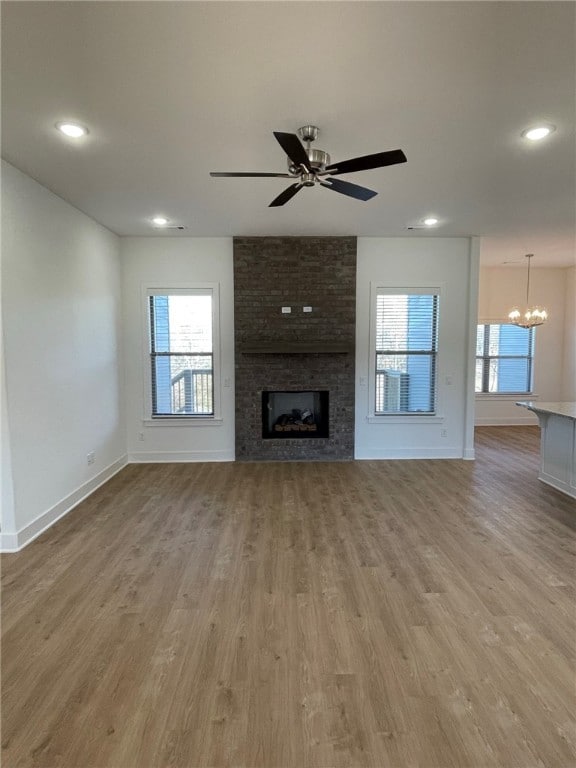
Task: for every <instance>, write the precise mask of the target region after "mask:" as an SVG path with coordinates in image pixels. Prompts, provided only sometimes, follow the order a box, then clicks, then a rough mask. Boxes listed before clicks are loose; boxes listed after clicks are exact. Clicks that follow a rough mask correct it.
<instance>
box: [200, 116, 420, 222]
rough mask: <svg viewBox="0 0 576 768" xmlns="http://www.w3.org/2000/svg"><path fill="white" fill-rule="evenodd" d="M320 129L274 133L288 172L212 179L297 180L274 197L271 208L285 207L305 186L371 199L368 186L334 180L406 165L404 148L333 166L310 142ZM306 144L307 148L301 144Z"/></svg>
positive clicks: (305, 127) (231, 174)
mask: <svg viewBox="0 0 576 768" xmlns="http://www.w3.org/2000/svg"><path fill="white" fill-rule="evenodd" d="M318 133H319V129H318V128H317V127H316V126H315V125H303V126H302V127H301V128H299V129H298V135H296V134H295V133H284V132H281V131H274V137H275V138H276V141H277V142H278V143H279V144H280V146H281V147H282V149H283V150H284V152H285V153H286V156H287V161H288V173H259V172H252V171H250V172H237V171H231V172H216V171H215V172H212V173H211V174H210V176H215V177H236V178H239V177H245V178H256V177H279V178H288V179H297V181H295V183H294V184H292V185H291V186H290V187H287V188H286V189H285V190H284V191H283V192H281V193H280V194H279V195H278V197H276V198H274V200H272V202H271V203H270V205H269V206H268V207H269V208H277V207H279V206H281V205H285V204H286V203H287V202H288V201H289V200H291V199H292V198H293V197H294V195H296V194H297V193H298V192H299V191H300V190H301V189H302V188H303V187H314V186H315V185H317V184H318V185H319V186H322V187H325V188H326V189H331V190H332V191H333V192H339V193H340V194H341V195H346V196H347V197H353V198H354V199H355V200H363V201H366V200H370V199H371V198H373V197H375V196H376V195H377V194H378V193H377V192H374V190H372V189H368V188H367V187H361V186H359V185H358V184H352V183H351V182H349V181H343V180H342V179H334V178H332V177H333V176H338V175H340V174H342V173H355V172H357V171H367V170H370V169H372V168H383V167H385V166H387V165H396V164H397V163H405V162H406V155H405V154H404V152H402V150H401V149H394V150H391V151H388V152H378V153H377V154H374V155H364V156H363V157H354V158H352V159H350V160H344V161H342V162H340V163H331V158H330V155H329V154H328V152H325V151H324V150H323V149H317V148H315V147H314V148H313V147H311V146H310V145H311V143H312V142H313V141H315V140H316V138H317V137H318ZM302 142H304V143H305V144H306V146H305V147H304V145H303V144H302Z"/></svg>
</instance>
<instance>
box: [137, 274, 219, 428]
mask: <svg viewBox="0 0 576 768" xmlns="http://www.w3.org/2000/svg"><path fill="white" fill-rule="evenodd" d="M206 295H210V296H211V297H212V396H213V414H189V413H174V414H158V415H155V414H154V413H153V387H152V364H151V337H152V328H151V309H150V297H151V296H206ZM141 304H142V312H143V320H142V328H143V372H144V373H143V384H144V393H143V414H142V421H143V423H144V424H145V425H146V426H156V427H158V426H160V427H161V426H219V425H220V424H221V423H222V392H221V389H222V379H221V357H220V343H221V338H220V284H219V283H200V282H198V283H197V282H194V283H171V284H170V285H168V286H167V285H158V284H146V285H142V298H141Z"/></svg>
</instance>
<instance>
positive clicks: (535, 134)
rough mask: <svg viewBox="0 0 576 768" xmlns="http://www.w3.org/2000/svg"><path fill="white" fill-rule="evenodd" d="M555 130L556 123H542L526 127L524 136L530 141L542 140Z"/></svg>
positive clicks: (523, 132)
mask: <svg viewBox="0 0 576 768" xmlns="http://www.w3.org/2000/svg"><path fill="white" fill-rule="evenodd" d="M555 130H556V126H555V125H550V124H549V123H542V125H534V126H532V128H526V130H525V131H522V136H523V137H524V138H525V139H528V140H529V141H540V140H541V139H545V138H546V136H550V134H551V133H554V131H555Z"/></svg>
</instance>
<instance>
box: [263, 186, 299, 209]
mask: <svg viewBox="0 0 576 768" xmlns="http://www.w3.org/2000/svg"><path fill="white" fill-rule="evenodd" d="M303 186H304V185H303V184H300V183H297V184H292V185H291V186H290V187H287V188H286V189H285V190H284V192H280V194H279V195H278V197H275V198H274V200H272V202H271V203H270V205H269V206H268V208H277V207H278V206H279V205H284V204H285V203H287V202H288V200H291V199H292V198H293V197H294V195H295V194H296V192H299V191H300V190H301V189H302V187H303Z"/></svg>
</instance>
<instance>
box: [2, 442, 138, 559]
mask: <svg viewBox="0 0 576 768" xmlns="http://www.w3.org/2000/svg"><path fill="white" fill-rule="evenodd" d="M127 463H128V459H127V456H126V455H124V456H121V457H120V458H119V459H118V460H117V461H114V462H113V463H112V464H110V465H109V466H107V467H106V468H105V469H103V470H102V472H99V473H98V474H97V475H96V476H95V477H93V478H92V479H91V480H88V481H87V482H85V483H83V484H82V485H81V486H80V487H79V488H77V489H76V490H75V491H73V492H72V493H70V494H68V496H65V497H64V498H63V499H62V500H61V501H59V502H58V503H57V504H55V505H54V506H53V507H51V508H50V509H47V510H46V512H43V513H42V514H41V515H39V516H38V517H37V518H36V519H35V520H32V522H31V523H28V525H26V526H24V528H21V529H20V530H19V531H18V532H17V533H2V534H0V552H18V550H20V549H22V548H23V547H25V546H26V545H27V544H30V542H31V541H34V539H36V538H37V537H38V536H40V534H41V533H44V531H46V530H47V529H48V528H50V527H51V526H52V525H54V523H55V522H56V521H57V520H60V518H61V517H64V515H67V514H68V512H70V511H71V510H72V509H74V507H76V506H78V504H80V502H81V501H84V499H86V498H87V497H88V496H90V495H91V494H92V493H94V491H95V490H96V489H97V488H99V487H100V486H101V485H104V483H106V482H107V481H108V480H110V478H111V477H113V476H114V475H115V474H117V473H118V472H120V470H121V469H123V468H124V467H125V466H126V464H127Z"/></svg>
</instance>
